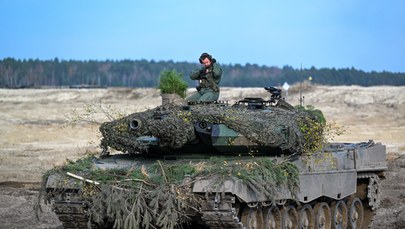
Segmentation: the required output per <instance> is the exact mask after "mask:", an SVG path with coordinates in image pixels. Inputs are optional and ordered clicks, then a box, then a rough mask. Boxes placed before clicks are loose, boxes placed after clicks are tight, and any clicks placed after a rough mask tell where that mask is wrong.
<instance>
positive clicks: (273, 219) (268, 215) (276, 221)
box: [264, 205, 281, 229]
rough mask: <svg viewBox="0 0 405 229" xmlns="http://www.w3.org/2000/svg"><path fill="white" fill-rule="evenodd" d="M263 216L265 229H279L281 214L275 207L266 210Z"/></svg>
mask: <svg viewBox="0 0 405 229" xmlns="http://www.w3.org/2000/svg"><path fill="white" fill-rule="evenodd" d="M264 214H265V215H264V225H265V226H266V227H265V228H266V229H281V212H280V209H278V207H277V205H273V206H271V207H269V208H267V209H266V211H265V212H264Z"/></svg>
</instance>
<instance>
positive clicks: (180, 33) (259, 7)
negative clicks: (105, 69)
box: [0, 0, 405, 72]
mask: <svg viewBox="0 0 405 229" xmlns="http://www.w3.org/2000/svg"><path fill="white" fill-rule="evenodd" d="M0 29H1V33H0V59H3V58H6V57H13V58H17V59H29V58H32V59H36V58H38V59H41V60H47V59H53V58H55V57H57V58H59V59H61V60H70V59H74V60H106V59H109V60H122V59H131V60H140V59H146V60H155V61H159V60H165V61H167V60H173V61H176V62H177V61H188V62H197V59H198V57H199V55H200V54H201V53H202V52H209V53H211V54H212V55H213V56H214V57H215V58H216V59H217V60H218V61H219V62H220V63H224V64H242V65H244V64H246V63H250V64H258V65H266V66H278V67H283V66H284V65H290V66H292V67H294V68H300V66H301V65H302V66H303V68H310V67H312V66H314V67H316V68H323V67H328V68H332V67H335V68H351V67H354V68H356V69H361V70H364V71H367V72H369V71H391V72H405V1H402V0H387V1H381V0H334V1H332V0H305V1H304V0H301V1H298V0H297V1H292V0H290V1H289V0H284V1H281V0H280V1H274V0H257V1H246V0H243V1H239V0H233V1H230V0H229V1H225V0H217V1H212V2H210V1H192V0H188V1H187V0H173V1H170V0H166V1H164V0H139V1H137V0H119V1H112V0H111V1H107V0H97V1H96V0H0Z"/></svg>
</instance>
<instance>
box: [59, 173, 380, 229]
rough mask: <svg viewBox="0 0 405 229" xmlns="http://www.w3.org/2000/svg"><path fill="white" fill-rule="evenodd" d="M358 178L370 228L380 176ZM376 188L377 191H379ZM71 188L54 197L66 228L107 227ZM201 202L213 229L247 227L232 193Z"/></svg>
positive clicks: (355, 195) (365, 214)
mask: <svg viewBox="0 0 405 229" xmlns="http://www.w3.org/2000/svg"><path fill="white" fill-rule="evenodd" d="M357 178H358V180H359V182H358V184H359V186H358V193H357V194H354V195H353V196H352V198H354V197H360V199H362V202H363V207H364V218H363V226H364V225H368V228H370V226H371V223H372V221H373V218H374V216H375V210H376V209H377V208H378V206H379V203H380V202H381V200H380V199H378V198H380V197H379V196H375V193H377V194H379V191H380V186H379V184H380V183H379V177H378V175H377V174H375V173H362V174H359V175H358V177H357ZM376 189H377V192H375V190H376ZM69 191H70V192H69ZM69 191H65V192H64V193H62V194H58V195H54V196H53V197H52V198H51V203H52V209H53V211H54V212H55V213H56V215H57V216H58V218H59V220H60V221H61V222H62V224H63V227H64V228H66V229H87V228H90V227H91V228H103V227H100V226H98V225H94V224H90V215H89V213H88V211H87V209H88V203H87V202H85V201H83V200H82V199H81V198H80V196H79V194H77V193H76V192H75V190H69ZM370 191H371V192H370ZM370 200H373V201H370ZM201 201H202V202H201V208H200V214H201V219H202V220H203V222H204V224H205V225H206V226H208V227H209V228H210V229H221V228H231V229H243V228H246V225H244V224H243V223H242V220H241V216H240V214H241V213H240V207H241V206H240V204H239V203H237V201H236V197H235V196H233V195H232V194H224V193H216V194H211V195H205V197H201ZM346 202H347V201H346ZM261 205H262V204H260V206H261ZM312 205H314V204H312ZM246 207H251V206H246ZM263 209H264V208H263ZM279 209H280V210H282V209H285V206H282V204H281V205H280V206H279ZM297 210H298V209H297ZM89 226H90V227H89Z"/></svg>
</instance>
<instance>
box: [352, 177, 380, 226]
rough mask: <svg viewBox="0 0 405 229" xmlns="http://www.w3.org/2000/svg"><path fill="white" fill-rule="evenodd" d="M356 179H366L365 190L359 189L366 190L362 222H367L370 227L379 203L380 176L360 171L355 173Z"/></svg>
mask: <svg viewBox="0 0 405 229" xmlns="http://www.w3.org/2000/svg"><path fill="white" fill-rule="evenodd" d="M357 179H359V180H361V179H368V180H369V181H368V183H367V187H366V190H360V191H363V192H366V197H367V198H365V202H366V203H367V204H363V205H364V208H365V209H364V222H365V223H366V224H368V228H371V224H372V223H373V221H374V218H375V215H376V210H377V209H378V207H379V206H380V204H381V183H380V178H379V176H378V175H377V174H375V173H361V174H358V175H357Z"/></svg>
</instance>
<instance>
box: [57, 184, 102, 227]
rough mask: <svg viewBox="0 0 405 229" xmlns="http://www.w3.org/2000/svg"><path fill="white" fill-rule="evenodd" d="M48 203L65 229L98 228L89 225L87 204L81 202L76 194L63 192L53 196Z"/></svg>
mask: <svg viewBox="0 0 405 229" xmlns="http://www.w3.org/2000/svg"><path fill="white" fill-rule="evenodd" d="M50 203H51V204H52V210H53V211H54V212H55V214H56V215H57V216H58V218H59V220H60V221H61V223H62V225H63V227H64V228H65V229H88V228H90V227H91V228H98V227H97V226H96V225H94V224H91V223H90V217H89V215H88V211H87V209H88V204H87V203H86V202H85V201H82V200H81V198H80V197H79V195H78V194H77V193H76V192H74V191H73V192H70V191H65V192H64V193H61V194H57V195H54V196H53V197H52V198H51V199H50Z"/></svg>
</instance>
